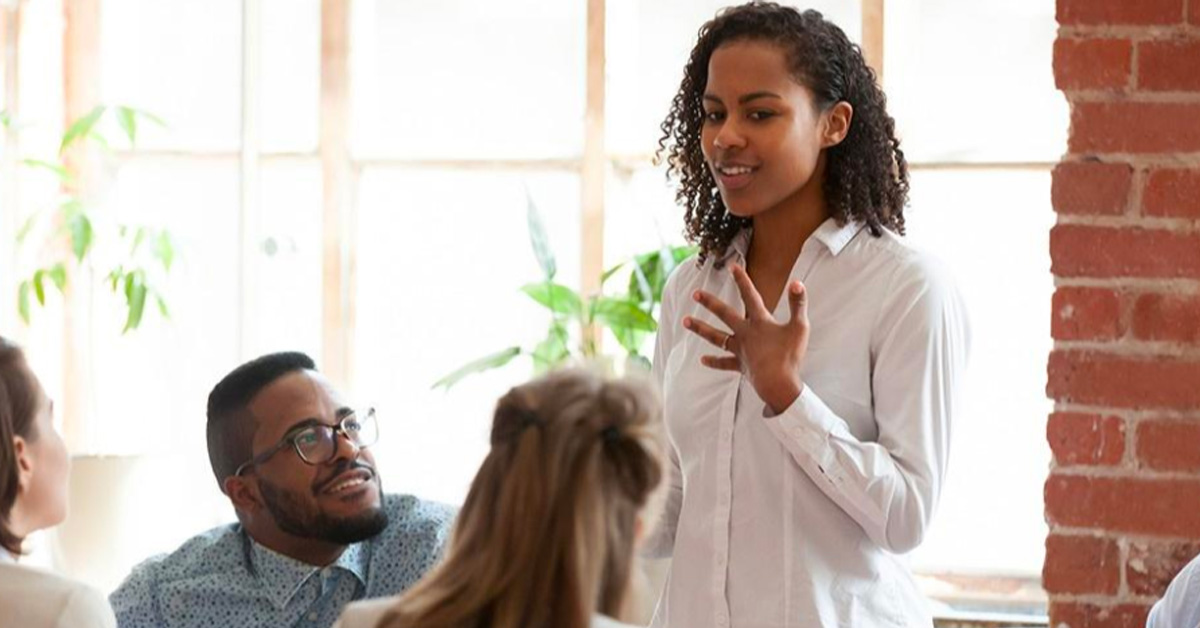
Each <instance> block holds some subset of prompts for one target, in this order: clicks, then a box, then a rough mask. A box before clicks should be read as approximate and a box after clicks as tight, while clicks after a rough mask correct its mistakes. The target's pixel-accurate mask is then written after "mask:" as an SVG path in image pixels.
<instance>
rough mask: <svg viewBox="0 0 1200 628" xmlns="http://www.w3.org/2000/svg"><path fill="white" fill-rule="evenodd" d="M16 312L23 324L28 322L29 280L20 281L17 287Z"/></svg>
mask: <svg viewBox="0 0 1200 628" xmlns="http://www.w3.org/2000/svg"><path fill="white" fill-rule="evenodd" d="M17 312H18V313H19V314H20V315H21V320H22V321H25V324H26V325H28V324H29V280H28V279H26V280H25V281H22V282H21V285H20V286H19V287H18V288H17Z"/></svg>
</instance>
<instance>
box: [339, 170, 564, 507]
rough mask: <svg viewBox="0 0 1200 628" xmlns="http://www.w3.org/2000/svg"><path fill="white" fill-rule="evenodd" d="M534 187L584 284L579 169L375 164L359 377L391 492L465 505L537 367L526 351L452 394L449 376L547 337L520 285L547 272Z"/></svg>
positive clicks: (361, 291) (362, 217)
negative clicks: (537, 250) (494, 432)
mask: <svg viewBox="0 0 1200 628" xmlns="http://www.w3.org/2000/svg"><path fill="white" fill-rule="evenodd" d="M525 186H528V189H529V190H530V193H531V194H532V196H533V199H534V201H535V202H536V203H537V204H538V206H539V208H540V210H541V212H542V214H543V218H544V220H545V223H546V229H547V232H548V235H549V238H550V241H551V246H552V247H553V250H554V252H555V254H556V255H557V258H558V264H559V272H558V279H559V281H560V282H562V283H564V284H566V285H569V286H572V287H576V288H577V287H578V285H579V282H578V277H579V262H578V259H579V247H580V244H579V228H580V225H579V180H578V177H577V176H575V175H572V174H564V173H501V174H496V173H481V172H450V171H412V170H409V171H404V170H394V169H388V170H381V169H369V170H367V171H366V172H365V173H364V175H363V178H362V183H361V187H360V189H359V199H360V210H359V218H358V222H359V231H358V234H359V235H358V238H359V242H358V256H359V257H358V294H357V305H358V316H357V338H356V342H355V352H356V355H355V367H354V372H355V381H356V385H357V388H358V389H359V396H360V397H363V403H375V404H376V405H377V407H378V408H379V410H380V429H381V433H382V436H381V441H380V443H379V445H378V446H377V449H378V452H379V453H377V454H376V457H377V459H378V460H379V461H380V465H381V470H380V472H381V473H382V475H383V477H384V478H385V479H387V480H388V481H387V482H386V484H388V485H390V490H404V491H406V492H413V493H416V494H419V495H422V496H424V497H429V498H434V499H440V500H444V501H447V502H451V503H459V502H461V500H462V498H463V497H464V496H465V494H466V489H467V486H468V484H469V482H470V480H471V478H472V477H473V476H474V474H475V470H476V469H477V468H478V463H479V461H480V460H481V459H482V457H483V455H484V454H485V453H486V451H487V446H488V445H487V443H488V441H487V435H488V430H489V429H490V425H491V413H492V408H493V407H494V405H495V402H496V399H497V398H498V397H499V396H500V395H501V394H502V393H503V392H504V391H505V390H507V389H508V388H509V387H511V386H512V385H513V384H515V383H517V382H520V381H522V380H524V379H526V378H527V377H528V376H529V375H530V374H531V373H532V369H531V366H530V362H529V360H528V359H527V358H518V359H517V360H516V361H514V363H512V364H510V365H509V366H508V367H506V368H504V369H502V370H501V371H499V372H495V373H491V374H489V375H484V376H478V377H472V378H468V379H466V380H464V381H463V382H462V383H461V384H459V385H458V386H456V387H454V388H453V389H451V390H450V391H449V392H442V391H441V390H436V391H435V390H431V386H432V384H433V383H434V381H436V380H437V379H438V378H439V377H441V376H442V375H445V374H447V373H449V372H451V371H453V370H455V369H456V368H458V367H459V366H461V365H463V364H465V363H467V362H468V361H470V360H474V359H475V358H478V357H481V356H483V355H486V354H489V353H492V352H494V351H498V350H501V349H503V348H506V347H509V346H514V345H522V346H525V347H532V345H534V344H535V343H537V342H538V341H540V340H541V339H542V337H544V336H545V334H546V331H547V324H548V322H549V317H548V315H547V314H546V311H545V310H544V309H542V308H541V307H540V306H538V305H537V304H536V303H534V302H533V301H532V300H531V299H529V298H528V297H527V296H525V295H524V294H522V293H520V292H519V288H520V286H522V285H524V284H526V283H530V282H536V281H539V279H540V270H539V268H538V265H537V263H536V261H535V258H534V256H533V253H532V251H531V248H530V243H529V235H528V231H527V229H526V197H525V191H524V188H525Z"/></svg>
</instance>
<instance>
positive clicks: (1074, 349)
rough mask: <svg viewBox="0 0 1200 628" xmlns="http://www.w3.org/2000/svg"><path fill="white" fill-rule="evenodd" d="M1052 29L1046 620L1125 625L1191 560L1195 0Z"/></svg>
mask: <svg viewBox="0 0 1200 628" xmlns="http://www.w3.org/2000/svg"><path fill="white" fill-rule="evenodd" d="M1058 22H1059V26H1060V30H1059V37H1058V41H1057V42H1056V43H1055V46H1054V75H1055V79H1056V82H1057V85H1058V87H1059V89H1061V90H1062V91H1063V92H1064V93H1065V95H1066V97H1067V99H1068V101H1070V103H1071V134H1070V140H1069V143H1068V151H1067V155H1066V156H1065V157H1063V160H1062V162H1061V163H1060V164H1059V165H1058V167H1057V168H1055V170H1054V183H1053V192H1052V195H1053V203H1054V208H1055V211H1056V212H1057V213H1058V224H1057V225H1056V226H1055V227H1054V230H1053V232H1052V233H1051V238H1050V254H1051V257H1052V259H1053V272H1054V275H1055V282H1056V285H1057V286H1058V288H1057V291H1056V293H1055V295H1054V302H1053V314H1052V316H1053V334H1054V338H1055V348H1054V352H1053V353H1052V354H1051V355H1050V362H1049V368H1048V372H1049V381H1048V384H1047V387H1046V390H1047V393H1048V394H1049V395H1050V397H1052V398H1053V399H1054V400H1055V402H1056V411H1055V412H1054V414H1052V415H1051V416H1050V421H1049V424H1048V427H1047V437H1048V438H1049V440H1050V445H1051V448H1052V450H1053V452H1054V466H1053V468H1052V470H1051V472H1050V478H1049V479H1048V480H1047V482H1046V487H1045V495H1046V519H1047V521H1048V523H1049V524H1050V537H1049V538H1048V539H1046V564H1045V567H1044V570H1043V581H1044V585H1045V587H1046V590H1047V592H1048V593H1049V594H1050V625H1051V626H1055V627H1056V628H1057V627H1059V626H1064V627H1070V628H1118V627H1119V628H1133V627H1134V626H1139V627H1140V626H1143V625H1144V623H1145V616H1146V611H1147V610H1148V608H1149V605H1150V604H1152V603H1153V602H1154V600H1156V599H1157V598H1158V596H1160V595H1161V593H1162V591H1163V589H1164V588H1165V587H1166V585H1167V584H1168V583H1169V582H1170V580H1171V578H1172V577H1173V576H1174V575H1175V573H1176V572H1177V571H1178V570H1179V568H1180V567H1182V566H1183V565H1184V564H1185V563H1186V562H1187V561H1189V560H1190V559H1191V558H1192V557H1193V556H1195V555H1196V554H1197V553H1200V0H1058ZM1197 603H1200V600H1197Z"/></svg>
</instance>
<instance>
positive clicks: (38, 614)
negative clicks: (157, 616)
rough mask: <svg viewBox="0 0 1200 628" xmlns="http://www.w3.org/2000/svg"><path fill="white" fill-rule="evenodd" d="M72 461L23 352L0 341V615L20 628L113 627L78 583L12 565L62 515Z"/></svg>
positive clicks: (97, 598)
mask: <svg viewBox="0 0 1200 628" xmlns="http://www.w3.org/2000/svg"><path fill="white" fill-rule="evenodd" d="M69 468H70V461H69V459H68V457H67V448H66V446H65V445H63V441H62V438H61V437H59V435H58V433H57V432H56V431H54V404H53V403H52V402H51V401H50V399H49V398H47V397H46V393H45V392H44V391H43V390H42V386H41V383H40V382H38V379H37V377H35V376H34V375H33V372H32V371H30V370H29V365H28V364H26V362H25V355H24V354H23V353H22V352H21V350H20V349H19V348H18V347H17V346H16V345H14V344H12V343H10V342H9V341H8V340H6V339H4V338H2V337H0V617H2V618H3V622H4V625H5V626H21V628H59V627H62V628H66V627H68V626H69V627H72V628H75V627H79V628H111V627H115V626H116V625H117V622H116V619H115V618H114V617H113V613H112V609H110V608H109V606H108V602H106V601H105V600H104V598H103V597H101V595H100V594H99V593H98V592H96V591H94V590H92V589H90V588H88V587H85V586H84V585H82V584H79V583H76V582H72V581H70V580H67V579H66V578H63V577H61V576H57V575H54V574H52V573H49V572H45V571H41V570H39V569H33V568H30V567H23V566H20V565H18V564H17V559H18V558H19V557H20V556H21V545H22V542H23V541H24V539H25V537H26V536H28V535H29V534H30V533H32V532H35V531H37V530H40V529H43V528H49V527H53V526H55V525H58V524H59V523H62V520H63V519H64V518H65V517H66V514H67V473H68V470H69Z"/></svg>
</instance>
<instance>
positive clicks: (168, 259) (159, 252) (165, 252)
mask: <svg viewBox="0 0 1200 628" xmlns="http://www.w3.org/2000/svg"><path fill="white" fill-rule="evenodd" d="M154 257H157V258H158V260H159V261H160V262H162V265H163V269H164V270H166V271H167V272H171V265H172V264H174V263H175V243H174V242H173V241H172V240H171V233H170V232H169V231H166V230H164V231H160V232H158V236H157V237H156V238H154Z"/></svg>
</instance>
